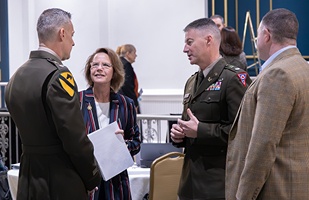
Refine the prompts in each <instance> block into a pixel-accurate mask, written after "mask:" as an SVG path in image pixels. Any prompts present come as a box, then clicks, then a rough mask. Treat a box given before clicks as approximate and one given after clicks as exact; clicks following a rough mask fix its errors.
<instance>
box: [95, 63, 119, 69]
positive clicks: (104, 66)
mask: <svg viewBox="0 0 309 200" xmlns="http://www.w3.org/2000/svg"><path fill="white" fill-rule="evenodd" d="M94 64H98V65H96V66H94ZM99 67H102V68H103V69H111V68H112V67H113V65H112V64H109V63H105V62H103V63H99V62H91V63H90V69H98V68H99Z"/></svg>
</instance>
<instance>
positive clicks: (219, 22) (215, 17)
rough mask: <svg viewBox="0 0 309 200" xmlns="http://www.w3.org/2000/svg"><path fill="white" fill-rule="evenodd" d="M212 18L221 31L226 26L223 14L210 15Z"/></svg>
mask: <svg viewBox="0 0 309 200" xmlns="http://www.w3.org/2000/svg"><path fill="white" fill-rule="evenodd" d="M210 19H212V21H214V22H215V23H216V25H217V27H218V29H219V30H220V31H221V30H222V29H223V28H224V27H225V24H224V19H223V17H222V16H221V15H212V16H210Z"/></svg>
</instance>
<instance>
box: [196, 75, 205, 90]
mask: <svg viewBox="0 0 309 200" xmlns="http://www.w3.org/2000/svg"><path fill="white" fill-rule="evenodd" d="M203 79H204V74H203V71H200V72H199V73H198V75H197V84H196V87H197V88H198V86H200V84H201V82H202V81H203Z"/></svg>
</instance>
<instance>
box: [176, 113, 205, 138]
mask: <svg viewBox="0 0 309 200" xmlns="http://www.w3.org/2000/svg"><path fill="white" fill-rule="evenodd" d="M187 114H188V116H189V117H190V120H189V121H183V120H181V119H178V124H173V126H172V128H171V138H172V140H173V141H174V142H175V143H180V142H182V141H183V138H184V137H189V138H196V137H197V127H198V123H199V121H198V119H197V118H196V117H195V116H194V115H193V113H192V112H191V110H190V109H189V108H188V109H187Z"/></svg>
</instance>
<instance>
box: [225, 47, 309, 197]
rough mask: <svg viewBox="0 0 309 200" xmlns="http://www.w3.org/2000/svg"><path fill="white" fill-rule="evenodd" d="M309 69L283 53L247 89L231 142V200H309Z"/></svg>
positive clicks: (228, 175) (294, 54)
mask: <svg viewBox="0 0 309 200" xmlns="http://www.w3.org/2000/svg"><path fill="white" fill-rule="evenodd" d="M308 82H309V65H308V63H307V62H306V61H305V60H304V59H303V58H302V56H301V54H300V52H299V51H298V49H297V48H292V49H288V50H285V51H283V52H282V53H280V54H279V55H278V56H277V57H276V58H275V59H274V60H273V61H272V62H271V63H270V64H269V65H268V66H266V68H265V69H264V70H263V71H262V72H261V74H260V75H258V77H257V78H256V79H255V80H254V81H253V82H252V84H251V85H250V87H249V88H248V90H247V92H246V94H245V96H244V98H243V100H242V103H241V106H240V109H239V111H238V114H237V117H236V119H235V122H234V124H233V126H232V128H231V131H230V134H229V141H228V153H227V164H226V199H227V200H234V199H240V200H247V199H269V200H272V199H280V200H282V199H287V200H297V199H309V190H308V188H309V173H308V171H309V165H308V163H309V142H308V141H309V133H308V131H309V123H308V121H309V84H308Z"/></svg>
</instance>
